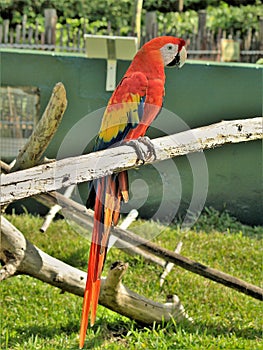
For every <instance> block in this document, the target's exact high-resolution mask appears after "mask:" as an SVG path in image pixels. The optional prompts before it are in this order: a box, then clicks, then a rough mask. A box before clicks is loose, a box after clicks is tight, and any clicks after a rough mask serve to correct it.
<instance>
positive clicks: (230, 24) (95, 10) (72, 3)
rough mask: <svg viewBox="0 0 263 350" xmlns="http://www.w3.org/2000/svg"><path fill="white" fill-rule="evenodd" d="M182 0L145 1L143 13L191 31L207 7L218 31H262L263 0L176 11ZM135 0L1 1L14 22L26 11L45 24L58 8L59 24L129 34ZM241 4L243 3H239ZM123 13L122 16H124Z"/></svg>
mask: <svg viewBox="0 0 263 350" xmlns="http://www.w3.org/2000/svg"><path fill="white" fill-rule="evenodd" d="M177 1H178V0H157V1H156V0H144V3H143V16H142V19H143V20H144V17H145V16H144V14H145V13H146V11H155V10H156V11H157V15H158V24H159V29H160V31H161V33H165V32H166V33H171V34H172V33H174V32H176V33H180V35H185V34H189V33H192V32H196V31H197V19H198V13H197V11H198V10H200V9H203V8H206V9H207V14H208V16H207V21H208V23H207V26H208V28H210V29H211V30H214V31H215V32H217V30H218V29H219V28H222V29H223V30H230V28H233V29H234V30H240V32H241V33H245V32H246V31H247V30H248V29H252V30H253V31H255V30H258V29H259V28H258V18H259V16H263V9H262V5H261V1H260V0H249V1H248V0H231V1H228V2H227V3H226V2H219V1H216V0H184V12H182V13H178V12H175V10H176V8H177ZM134 3H135V1H134V0H122V1H115V0H91V1H85V0H5V1H1V3H0V10H1V17H2V20H3V19H9V20H10V25H11V26H15V24H17V23H21V22H22V16H23V14H26V15H27V21H28V25H29V24H32V25H34V23H35V20H36V19H37V20H38V22H39V24H40V25H43V24H44V9H46V8H55V9H56V10H57V15H58V23H60V24H65V23H68V24H71V25H72V26H73V27H78V26H81V25H83V23H84V19H85V25H86V30H87V32H89V33H95V32H97V33H98V34H105V33H108V22H109V21H110V23H111V29H112V32H113V33H116V32H117V33H118V34H121V35H127V34H130V33H131V25H132V19H133V15H134ZM236 5H239V6H236ZM120 14H121V15H120Z"/></svg>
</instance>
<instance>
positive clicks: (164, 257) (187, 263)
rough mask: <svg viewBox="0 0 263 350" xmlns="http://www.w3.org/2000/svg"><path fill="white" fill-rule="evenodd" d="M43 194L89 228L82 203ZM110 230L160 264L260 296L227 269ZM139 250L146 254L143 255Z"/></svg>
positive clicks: (262, 291)
mask: <svg viewBox="0 0 263 350" xmlns="http://www.w3.org/2000/svg"><path fill="white" fill-rule="evenodd" d="M44 198H45V199H46V201H51V202H52V203H54V201H56V200H58V201H59V203H60V205H61V206H62V208H63V210H65V213H67V215H68V214H69V215H72V217H73V216H75V218H76V219H75V221H76V222H78V223H79V224H80V225H81V226H82V225H83V227H87V226H89V228H90V229H92V225H93V219H92V218H93V212H92V210H90V209H89V210H88V209H86V208H85V207H84V206H83V205H81V204H79V203H76V202H74V201H72V200H71V199H68V198H63V195H61V194H60V193H46V194H42V195H41V200H42V199H44ZM70 208H71V209H70ZM70 212H71V214H70ZM78 214H79V215H78ZM111 232H112V234H113V235H115V236H116V237H118V245H119V242H127V243H129V245H130V246H134V247H137V248H138V249H140V252H138V253H139V254H140V255H142V256H144V257H145V258H146V259H148V260H151V261H153V262H155V263H158V264H159V265H161V266H165V263H164V261H167V262H168V263H172V264H174V265H177V266H180V267H182V268H184V269H186V270H188V271H191V272H193V273H196V274H198V275H201V276H203V277H205V278H208V279H210V280H212V281H215V282H218V283H220V284H223V285H224V286H226V287H229V288H233V289H235V290H237V291H239V292H241V293H244V294H247V295H249V296H251V297H253V298H255V299H259V300H263V289H262V288H260V287H257V286H254V285H253V284H251V283H247V282H245V281H243V280H241V279H239V278H236V277H234V276H231V275H229V274H227V273H224V272H221V271H219V270H216V269H213V268H210V267H208V266H205V265H203V264H201V263H199V262H197V261H194V260H191V259H189V258H187V257H184V256H182V255H180V254H178V253H176V252H172V251H170V250H168V249H165V248H162V247H159V246H158V245H156V244H154V243H152V242H149V241H147V240H146V239H144V238H142V237H140V236H138V235H136V234H134V233H133V232H131V231H128V230H122V229H121V228H120V227H118V226H116V227H114V228H113V229H112V230H111ZM142 252H144V253H148V254H145V255H143V253H142ZM152 257H153V258H152ZM155 258H157V260H155ZM158 259H160V260H158ZM170 266H171V265H170Z"/></svg>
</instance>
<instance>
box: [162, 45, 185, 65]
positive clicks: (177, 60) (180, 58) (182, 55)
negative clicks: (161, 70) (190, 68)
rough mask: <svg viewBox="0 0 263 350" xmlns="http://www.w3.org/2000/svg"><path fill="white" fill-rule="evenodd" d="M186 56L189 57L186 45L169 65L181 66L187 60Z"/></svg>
mask: <svg viewBox="0 0 263 350" xmlns="http://www.w3.org/2000/svg"><path fill="white" fill-rule="evenodd" d="M186 57H187V52H186V49H185V47H184V46H183V47H182V48H181V50H180V51H179V52H178V53H177V55H176V56H175V58H174V59H173V60H172V62H170V63H168V64H167V67H177V68H181V67H182V66H183V65H184V63H185V61H186Z"/></svg>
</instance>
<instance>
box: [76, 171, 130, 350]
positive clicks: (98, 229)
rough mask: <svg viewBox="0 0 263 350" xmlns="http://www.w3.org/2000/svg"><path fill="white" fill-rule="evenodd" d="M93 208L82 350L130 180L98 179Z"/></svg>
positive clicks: (124, 176)
mask: <svg viewBox="0 0 263 350" xmlns="http://www.w3.org/2000/svg"><path fill="white" fill-rule="evenodd" d="M96 190H97V191H96V198H95V206H94V226H93V232H92V243H91V247H90V254H89V261H88V276H87V282H86V288H85V292H84V300H83V308H82V317H81V326H80V339H79V348H80V349H82V348H83V346H84V342H85V337H86V332H87V327H88V319H89V317H90V325H91V326H93V324H94V323H95V319H96V311H97V306H98V301H99V294H100V277H101V273H102V270H103V266H104V262H105V259H106V254H107V245H108V240H109V235H110V229H111V226H112V224H113V225H117V223H118V220H119V216H120V203H121V201H124V202H127V201H128V177H127V173H126V172H123V173H120V174H118V175H112V176H107V177H105V178H102V179H99V180H97V183H96Z"/></svg>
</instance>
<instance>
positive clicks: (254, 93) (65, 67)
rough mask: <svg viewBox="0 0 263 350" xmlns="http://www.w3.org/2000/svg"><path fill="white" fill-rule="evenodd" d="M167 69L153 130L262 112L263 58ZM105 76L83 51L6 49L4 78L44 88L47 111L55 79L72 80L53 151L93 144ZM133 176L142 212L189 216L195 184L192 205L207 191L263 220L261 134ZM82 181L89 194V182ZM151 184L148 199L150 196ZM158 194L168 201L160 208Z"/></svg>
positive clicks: (214, 199) (240, 213)
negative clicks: (257, 61)
mask: <svg viewBox="0 0 263 350" xmlns="http://www.w3.org/2000/svg"><path fill="white" fill-rule="evenodd" d="M128 65H129V62H126V61H119V62H118V74H117V81H119V80H120V79H121V77H122V75H123V74H124V72H125V70H126V69H127V67H128ZM166 75H167V80H166V96H165V101H164V110H163V112H162V113H161V115H160V116H159V117H158V118H157V120H156V122H155V123H154V125H153V128H151V129H150V130H149V135H150V136H151V137H156V136H159V135H161V134H165V133H174V132H178V131H181V130H184V129H187V128H188V127H190V128H194V127H198V126H202V125H208V124H211V123H214V122H217V121H221V120H222V119H225V120H227V119H239V118H249V117H255V116H261V115H262V96H263V91H262V80H263V78H262V77H263V69H262V67H260V66H258V65H251V64H250V65H249V64H221V63H206V62H197V61H191V62H188V63H187V64H186V65H185V66H184V67H183V68H182V69H180V70H177V69H167V71H166ZM105 79H106V61H105V60H99V59H98V60H95V59H87V58H86V57H85V56H82V55H77V54H72V55H69V54H55V53H47V52H32V51H22V50H20V51H19V50H17V51H14V50H12V51H11V50H2V51H1V82H2V85H10V86H28V85H30V86H37V87H39V88H40V94H41V96H40V99H41V101H40V102H41V113H42V112H43V110H44V108H45V106H46V104H47V102H48V100H49V97H50V94H51V91H52V88H53V86H54V85H55V84H56V83H57V82H59V81H61V82H63V83H64V85H65V87H66V91H67V97H68V108H67V111H66V113H65V115H64V118H63V121H62V123H61V125H60V127H59V130H58V132H57V134H56V135H55V137H54V139H53V141H52V143H51V145H50V146H49V148H48V150H47V156H48V157H56V156H58V157H60V158H61V157H64V156H66V155H67V156H69V155H76V154H80V153H82V152H83V151H84V149H85V148H86V150H90V149H91V147H92V144H91V143H90V141H91V140H92V138H93V137H94V136H95V135H96V132H97V130H98V128H99V125H100V120H101V115H102V110H99V109H100V108H102V107H105V106H106V104H107V101H108V99H109V97H110V95H111V93H109V92H106V91H105ZM175 113H176V115H175ZM89 143H90V144H89ZM87 144H89V146H88V147H86V146H87ZM57 153H58V155H57ZM206 171H207V173H208V194H207V196H206V195H205V187H206V186H205V182H206V181H205V180H206ZM202 178H203V179H204V181H203V182H204V184H203V185H202ZM135 180H136V182H134V181H135ZM130 181H131V183H133V182H134V186H133V188H134V189H137V190H138V191H137V192H136V190H135V192H134V196H133V198H132V199H131V205H132V206H136V201H137V203H140V205H142V207H141V209H140V213H141V215H142V216H148V217H152V216H154V215H157V214H156V211H158V208H159V209H160V210H159V212H158V215H159V214H160V215H159V216H161V217H164V216H166V215H167V213H169V212H170V208H172V209H171V210H172V211H173V213H180V214H181V215H184V212H185V211H186V210H187V209H189V203H190V202H191V200H192V199H193V188H194V192H195V193H196V195H195V196H194V197H195V198H194V202H196V203H195V205H194V206H193V207H196V206H198V205H199V204H200V207H202V206H203V200H202V197H204V196H205V198H206V201H205V205H206V206H209V205H212V206H214V207H215V208H217V209H220V210H221V209H223V208H226V209H228V210H229V211H230V212H231V213H232V214H233V215H235V216H237V217H238V218H239V219H240V220H242V221H244V222H247V223H251V224H262V223H263V216H262V209H263V208H262V149H261V142H259V141H256V142H249V143H245V144H239V145H227V146H223V147H221V148H219V149H214V150H209V151H206V152H205V157H204V158H202V156H201V158H200V155H199V156H198V155H192V156H191V157H181V158H178V159H176V160H175V161H173V162H172V163H171V162H168V163H167V164H166V163H164V166H163V167H162V168H159V167H157V168H156V166H155V169H154V167H152V166H151V167H144V168H141V169H139V170H133V171H131V172H130ZM135 184H136V186H135ZM194 186H195V187H194ZM81 188H82V190H81V193H82V196H83V198H84V197H85V190H84V188H86V186H81ZM147 191H148V192H149V193H148V195H147V197H148V199H147V201H146V203H144V202H145V198H144V194H145V195H146V194H147ZM198 191H199V192H200V193H199V192H198ZM163 193H164V194H163ZM160 198H162V200H161V202H162V203H163V202H165V205H164V206H162V204H161V208H160ZM198 198H200V203H198ZM143 203H144V204H143ZM178 208H179V210H177V209H178ZM127 210H128V208H127ZM191 210H192V207H191Z"/></svg>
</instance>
